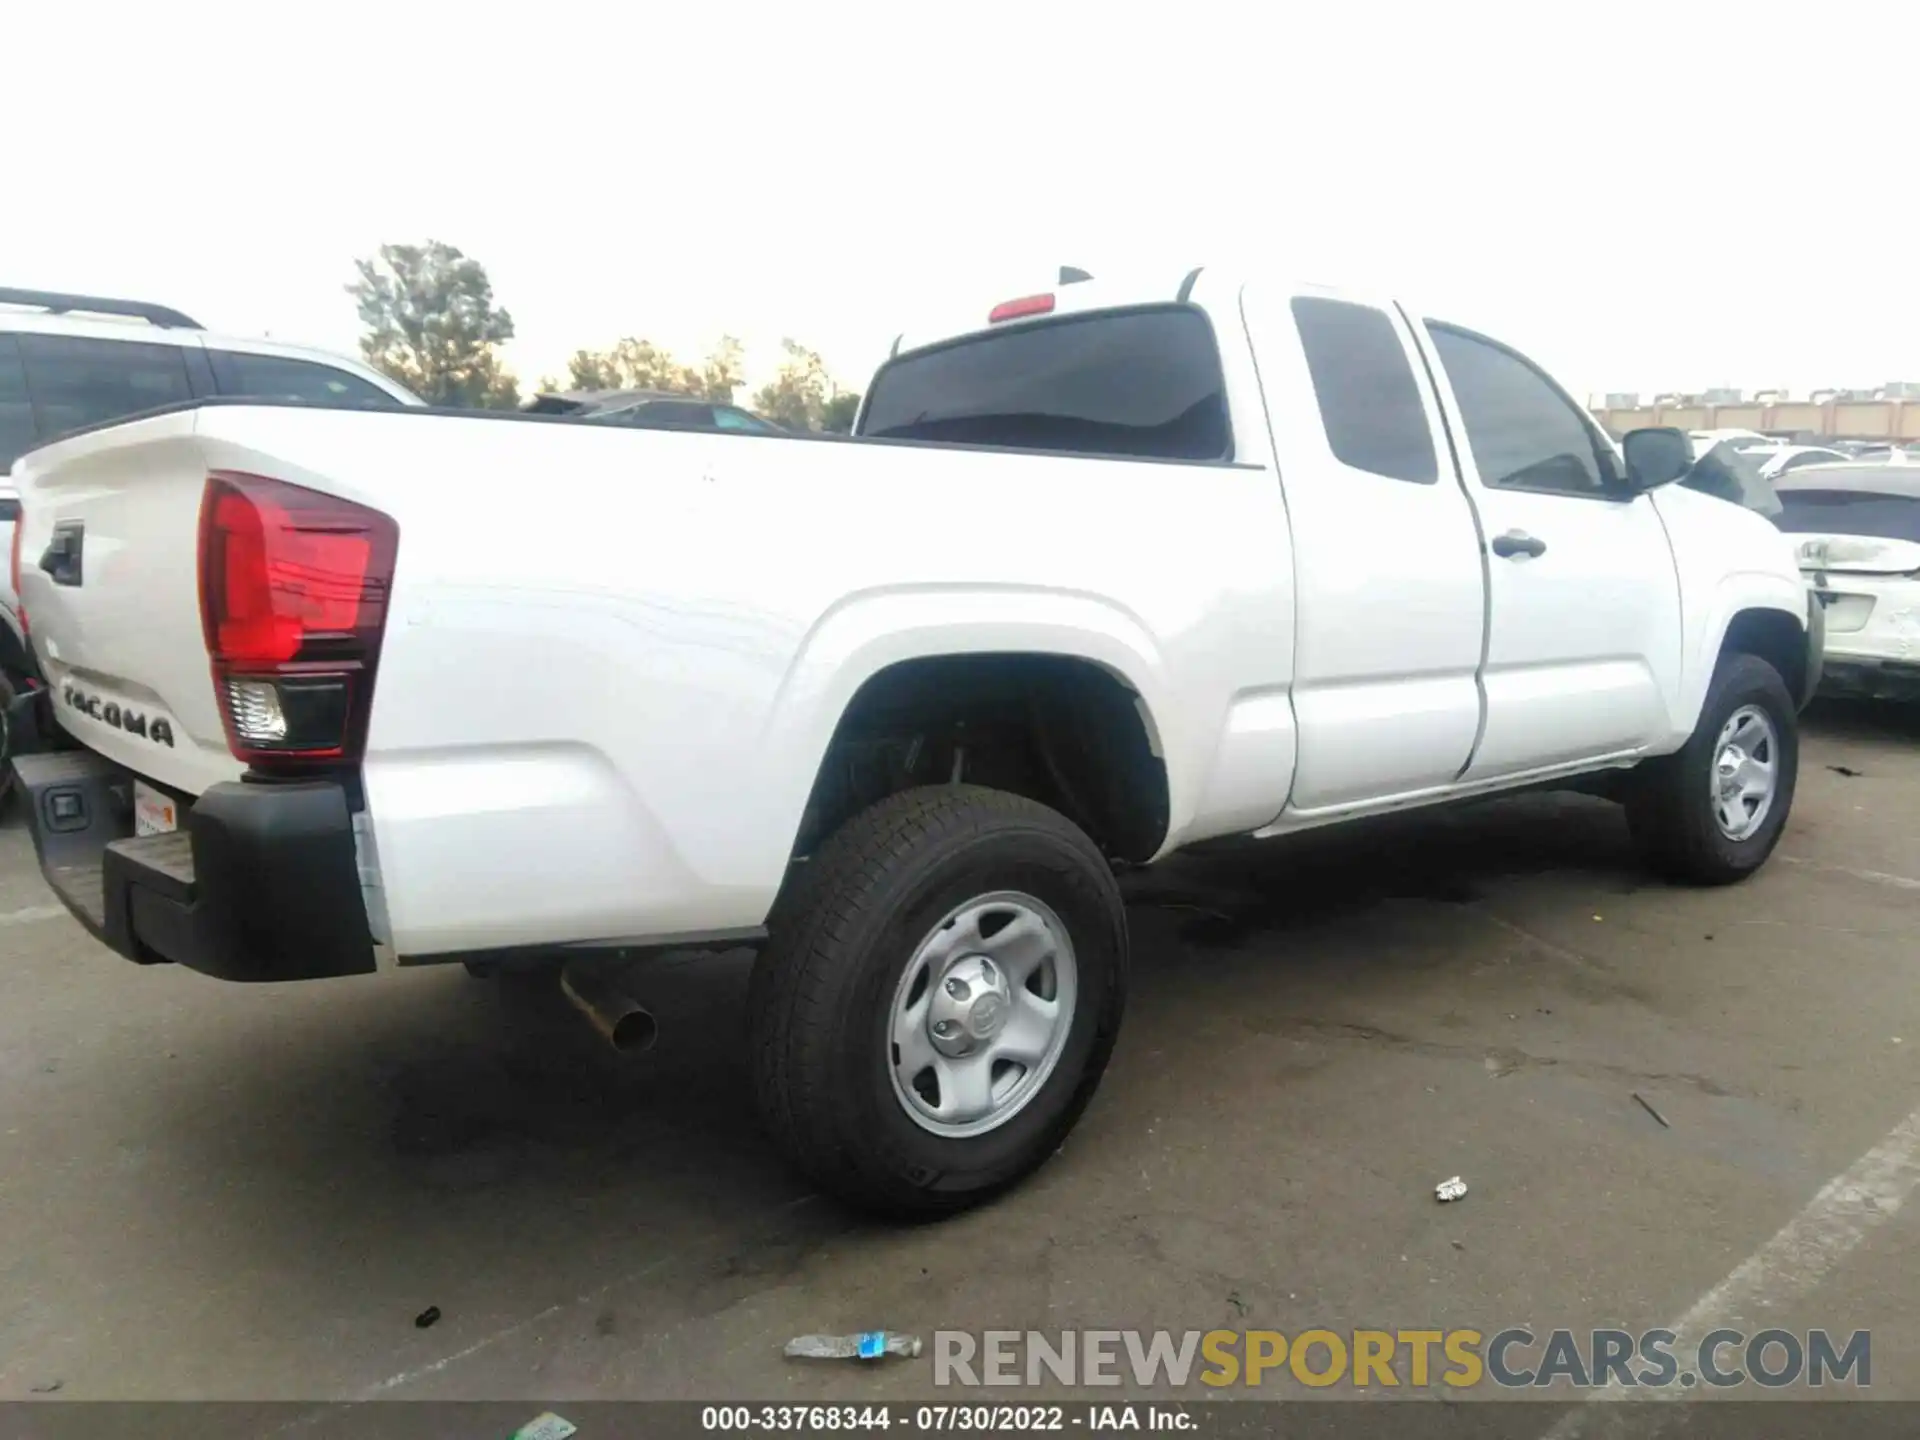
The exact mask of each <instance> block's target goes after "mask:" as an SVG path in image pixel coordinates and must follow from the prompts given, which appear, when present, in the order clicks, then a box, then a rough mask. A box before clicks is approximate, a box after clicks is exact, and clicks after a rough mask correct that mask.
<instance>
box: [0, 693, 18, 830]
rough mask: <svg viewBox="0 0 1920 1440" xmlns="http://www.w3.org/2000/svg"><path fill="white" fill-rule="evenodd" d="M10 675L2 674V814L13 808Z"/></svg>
mask: <svg viewBox="0 0 1920 1440" xmlns="http://www.w3.org/2000/svg"><path fill="white" fill-rule="evenodd" d="M18 693H19V692H18V691H16V690H15V689H14V688H13V681H12V679H11V678H10V677H8V676H6V675H4V674H0V815H5V814H6V813H7V811H8V810H10V809H12V808H13V792H14V783H13V722H12V719H11V712H12V710H13V701H14V696H15V695H17V694H18Z"/></svg>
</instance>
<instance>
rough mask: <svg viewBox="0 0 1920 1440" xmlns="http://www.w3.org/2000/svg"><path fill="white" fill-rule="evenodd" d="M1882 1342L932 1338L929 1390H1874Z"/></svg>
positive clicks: (1829, 1338) (1397, 1334)
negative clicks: (1046, 1387)
mask: <svg viewBox="0 0 1920 1440" xmlns="http://www.w3.org/2000/svg"><path fill="white" fill-rule="evenodd" d="M1872 1381H1873V1337H1872V1334H1871V1332H1869V1331H1866V1330H1855V1331H1852V1332H1850V1333H1848V1334H1846V1335H1845V1336H1844V1337H1841V1336H1840V1335H1839V1334H1838V1333H1837V1332H1829V1331H1826V1330H1808V1331H1805V1332H1796V1331H1791V1330H1760V1331H1755V1332H1753V1333H1752V1334H1748V1333H1747V1332H1744V1331H1740V1330H1714V1331H1711V1332H1709V1333H1708V1334H1706V1335H1704V1336H1702V1337H1701V1338H1700V1339H1699V1341H1698V1343H1694V1342H1692V1341H1689V1342H1687V1343H1686V1344H1684V1345H1683V1344H1682V1343H1681V1341H1680V1338H1679V1337H1678V1336H1677V1335H1676V1334H1675V1333H1674V1332H1673V1331H1671V1330H1646V1331H1643V1332H1641V1333H1640V1334H1638V1335H1636V1334H1634V1333H1633V1332H1632V1331H1628V1330H1610V1329H1602V1330H1584V1331H1577V1330H1550V1331H1542V1332H1539V1333H1536V1332H1534V1331H1533V1330H1531V1329H1528V1328H1526V1327H1524V1326H1516V1327H1511V1328H1508V1329H1505V1330H1499V1331H1495V1332H1493V1333H1491V1334H1487V1333H1485V1332H1483V1331H1480V1330H1467V1329H1457V1330H1425V1329H1421V1330H1411V1329H1409V1330H1346V1331H1336V1330H1327V1329H1313V1330H1301V1331H1298V1332H1296V1333H1294V1334H1292V1335H1288V1334H1285V1333H1284V1332H1282V1331H1279V1330H1208V1331H1204V1332H1203V1331H1199V1330H1186V1331H1172V1330H1151V1331H1148V1330H1063V1331H1056V1332H1051V1333H1047V1332H1042V1331H1036V1330H1028V1331H1019V1330H986V1331H982V1332H980V1333H978V1334H975V1333H973V1332H970V1331H964V1330H936V1331H935V1332H934V1336H933V1383H934V1384H935V1385H958V1386H1019V1385H1045V1384H1053V1385H1066V1386H1074V1387H1078V1386H1083V1385H1092V1386H1104V1385H1127V1384H1131V1385H1132V1386H1133V1387H1135V1388H1136V1389H1149V1388H1152V1387H1155V1386H1171V1387H1173V1388H1175V1389H1179V1388H1183V1387H1186V1386H1189V1385H1194V1384H1198V1385H1203V1386H1208V1387H1211V1388H1214V1389H1220V1388H1223V1387H1227V1386H1241V1387H1251V1388H1259V1387H1263V1386H1272V1387H1281V1386H1288V1385H1304V1386H1307V1387H1309V1388H1311V1389H1317V1390H1318V1389H1326V1388H1327V1387H1330V1386H1335V1385H1349V1386H1352V1387H1354V1388H1356V1389H1367V1388H1395V1387H1406V1388H1410V1389H1422V1388H1425V1387H1428V1386H1445V1387H1448V1388H1449V1389H1453V1390H1464V1389H1471V1388H1473V1387H1475V1386H1482V1385H1488V1384H1492V1385H1496V1386H1500V1387H1502V1388H1506V1389H1533V1390H1544V1389H1575V1390H1587V1389H1593V1388H1597V1387H1602V1386H1624V1387H1629V1388H1635V1389H1665V1388H1669V1387H1674V1386H1678V1387H1681V1388H1691V1387H1694V1386H1707V1387H1710V1388H1713V1389H1723V1390H1724V1389H1729V1388H1732V1387H1735V1386H1746V1385H1754V1386H1760V1387H1763V1388H1766V1389H1780V1388H1782V1387H1785V1386H1790V1385H1806V1386H1813V1387H1820V1388H1824V1387H1827V1386H1836V1385H1845V1386H1850V1387H1856V1388H1861V1389H1864V1388H1865V1387H1867V1386H1868V1385H1870V1384H1872Z"/></svg>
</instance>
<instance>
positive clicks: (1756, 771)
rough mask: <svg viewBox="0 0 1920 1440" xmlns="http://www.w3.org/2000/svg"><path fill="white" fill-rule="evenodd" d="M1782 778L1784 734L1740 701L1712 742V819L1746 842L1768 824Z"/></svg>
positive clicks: (1726, 832) (1755, 708)
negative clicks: (1737, 707)
mask: <svg viewBox="0 0 1920 1440" xmlns="http://www.w3.org/2000/svg"><path fill="white" fill-rule="evenodd" d="M1779 776H1780V737H1779V735H1778V733H1777V732H1776V731H1775V730H1774V728H1773V721H1772V720H1771V719H1770V718H1768V716H1767V712H1766V711H1764V710H1762V709H1761V708H1760V707H1759V706H1758V705H1742V706H1741V707H1740V708H1739V709H1738V710H1736V711H1734V712H1733V714H1732V715H1730V716H1728V717H1727V723H1726V724H1724V725H1722V726H1721V727H1720V738H1719V739H1718V740H1716V741H1715V742H1714V745H1713V775H1712V778H1711V781H1710V787H1711V788H1710V792H1709V793H1710V794H1711V795H1712V797H1713V818H1714V823H1715V824H1717V825H1718V826H1719V827H1720V833H1721V834H1722V835H1724V836H1726V837H1727V839H1729V840H1745V839H1747V838H1748V837H1749V836H1751V835H1752V834H1753V833H1754V832H1755V831H1756V830H1758V829H1759V828H1760V827H1761V826H1762V825H1763V824H1765V823H1766V819H1767V813H1768V812H1769V811H1771V810H1772V809H1773V796H1774V791H1775V790H1776V789H1777V788H1778V784H1779Z"/></svg>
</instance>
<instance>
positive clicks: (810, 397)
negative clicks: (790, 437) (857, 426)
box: [753, 340, 851, 430]
mask: <svg viewBox="0 0 1920 1440" xmlns="http://www.w3.org/2000/svg"><path fill="white" fill-rule="evenodd" d="M780 348H781V349H783V350H785V351H786V352H787V358H786V359H785V360H783V361H781V362H780V368H779V370H778V371H776V372H775V373H774V377H773V379H772V380H770V381H768V382H767V383H766V384H765V385H763V386H761V387H760V392H759V393H758V394H757V395H755V396H754V397H753V408H754V409H755V410H758V411H759V412H760V413H761V414H762V415H764V416H766V417H767V418H768V419H769V420H772V421H774V422H775V423H777V424H780V425H786V426H788V427H790V428H792V429H796V430H821V429H824V428H826V427H825V423H824V422H825V419H826V415H827V406H828V405H829V404H830V403H832V401H833V399H834V395H835V393H836V390H837V387H836V386H835V385H834V383H833V377H832V376H830V375H828V374H827V362H826V361H824V360H822V359H821V358H820V356H819V354H818V352H816V351H813V350H809V349H807V348H806V346H804V345H800V344H797V343H796V342H794V341H792V340H782V341H781V342H780ZM849 423H851V422H849Z"/></svg>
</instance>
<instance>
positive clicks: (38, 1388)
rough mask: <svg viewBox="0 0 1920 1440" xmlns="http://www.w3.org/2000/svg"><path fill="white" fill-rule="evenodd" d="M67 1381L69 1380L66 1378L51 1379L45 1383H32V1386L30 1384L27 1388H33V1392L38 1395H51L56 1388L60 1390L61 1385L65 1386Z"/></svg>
mask: <svg viewBox="0 0 1920 1440" xmlns="http://www.w3.org/2000/svg"><path fill="white" fill-rule="evenodd" d="M66 1383H67V1382H66V1381H64V1380H49V1381H48V1382H47V1383H46V1384H44V1385H31V1386H28V1387H27V1388H28V1389H30V1390H32V1391H33V1393H34V1394H36V1395H51V1394H53V1393H54V1392H55V1391H56V1390H59V1389H60V1388H61V1387H63V1386H64V1385H65V1384H66Z"/></svg>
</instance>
